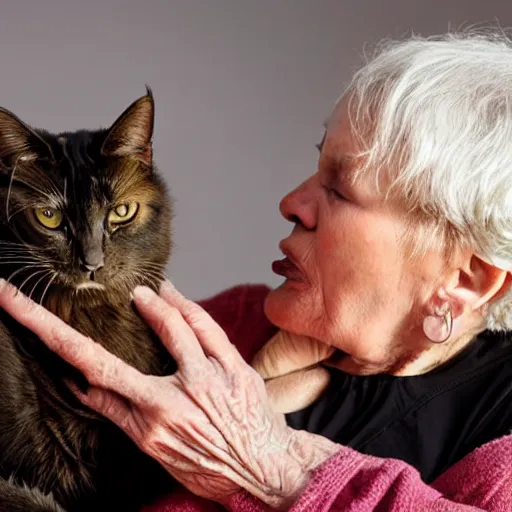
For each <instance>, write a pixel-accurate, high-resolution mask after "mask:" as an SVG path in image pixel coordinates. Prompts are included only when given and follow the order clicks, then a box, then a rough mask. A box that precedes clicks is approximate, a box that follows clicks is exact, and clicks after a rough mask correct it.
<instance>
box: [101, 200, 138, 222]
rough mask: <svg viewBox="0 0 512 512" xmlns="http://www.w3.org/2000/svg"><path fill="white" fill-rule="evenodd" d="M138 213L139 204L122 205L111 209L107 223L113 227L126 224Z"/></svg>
mask: <svg viewBox="0 0 512 512" xmlns="http://www.w3.org/2000/svg"><path fill="white" fill-rule="evenodd" d="M138 211H139V203H122V204H118V205H117V206H115V207H114V208H112V209H111V210H110V212H109V214H108V222H109V223H110V224H114V225H122V224H128V223H129V222H131V221H132V220H133V219H134V218H135V216H136V215H137V213H138Z"/></svg>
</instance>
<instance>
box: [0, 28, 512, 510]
mask: <svg viewBox="0 0 512 512" xmlns="http://www.w3.org/2000/svg"><path fill="white" fill-rule="evenodd" d="M511 141H512V43H511V42H510V41H509V40H508V39H506V38H505V36H503V35H490V36H485V35H478V34H460V35H453V34H452V35H446V36H443V37H438V38H432V39H421V38H414V39H410V40H407V41H404V42H398V43H393V44H389V45H387V46H386V47H385V48H383V50H382V51H381V52H380V53H379V54H378V55H377V56H376V57H375V58H374V59H373V60H371V61H370V62H369V63H368V64H366V65H365V66H364V67H363V68H362V69H361V70H360V71H359V72H358V73H356V75H355V76H354V78H353V80H352V82H351V83H350V85H349V87H348V88H347V90H346V91H345V93H344V94H343V95H342V97H341V99H340V100H339V101H338V103H337V104H336V106H335V108H334V111H333V113H332V115H331V116H330V118H329V120H328V122H327V123H326V132H325V137H324V139H323V141H322V143H321V145H320V158H319V162H318V169H317V171H316V172H315V173H314V174H313V175H312V176H311V177H310V178H309V179H308V180H307V181H306V182H305V183H303V184H302V185H300V186H299V187H298V188H297V189H295V190H294V191H292V192H291V193H290V194H288V195H287V196H286V197H285V198H284V199H283V200H282V203H281V213H282V215H283V216H284V217H285V218H286V219H287V220H289V221H290V222H291V223H292V224H293V230H292V232H291V234H290V235H289V236H288V237H287V238H286V239H285V240H284V241H283V242H282V243H281V245H280V248H281V250H282V252H283V253H284V255H285V258H284V259H283V260H281V261H277V262H275V263H274V264H273V269H274V271H275V272H276V273H278V274H280V275H282V276H284V277H285V281H284V282H283V284H282V285H281V286H279V287H278V288H277V289H275V290H272V291H270V292H268V291H267V290H266V289H265V288H264V287H255V286H248V287H239V288H235V289H233V290H230V291H227V292H225V293H224V294H221V295H220V296H219V297H216V298H214V299H211V300H209V301H205V302H204V303H203V306H204V309H203V308H201V307H200V306H198V305H197V304H194V303H192V302H190V301H188V300H186V299H185V298H183V297H182V296H181V295H180V294H179V293H178V292H177V291H176V290H174V289H173V288H172V287H171V286H170V285H169V284H168V283H165V284H164V285H163V286H162V289H161V293H160V296H158V295H157V294H155V293H154V292H151V291H150V290H149V289H146V288H137V289H135V291H134V301H135V303H136V305H137V307H138V309H139V311H140V313H141V314H142V315H143V316H144V318H145V319H146V320H147V321H148V323H149V324H150V325H151V326H152V327H153V328H154V329H155V331H156V332H157V334H158V335H159V336H160V338H161V340H162V342H163V343H164V344H165V345H166V347H167V348H168V350H169V351H170V353H171V354H172V355H173V357H174V358H175V359H176V361H177V363H178V367H179V369H178V371H177V373H176V374H175V375H173V376H171V377H166V378H157V377H152V376H145V375H142V374H140V373H139V372H137V371H136V370H134V369H133V368H131V367H129V366H127V365H125V364H124V363H122V362H121V361H119V360H117V359H116V358H115V357H114V356H112V355H110V354H109V353H107V352H106V351H105V350H104V349H102V348H101V346H100V345H97V344H96V343H94V342H92V341H91V340H88V339H86V338H84V337H82V336H81V335H80V334H78V333H77V332H76V331H74V330H73V329H72V328H70V327H68V326H67V325H65V324H63V323H62V322H61V321H60V320H58V319H57V318H56V317H54V316H53V315H51V314H50V313H49V312H47V311H46V310H44V309H43V308H41V307H40V306H37V305H35V304H33V303H32V302H30V301H29V300H28V299H26V298H25V297H23V296H22V295H21V294H15V293H13V290H12V288H11V287H10V286H8V285H6V284H4V285H3V287H2V289H1V292H0V306H1V307H2V308H4V309H5V310H6V311H8V312H9V313H10V314H11V315H12V316H14V317H15V318H16V319H17V320H18V321H20V322H21V323H23V324H24V325H26V326H27V327H28V328H30V329H32V330H33V331H34V332H35V333H37V334H38V335H39V336H40V337H41V339H42V340H43V341H45V342H46V343H47V344H48V346H49V347H50V348H51V349H52V350H54V351H56V352H57V353H59V354H60V355H61V356H62V357H63V358H64V359H66V360H67V361H69V362H70V363H72V364H73V365H75V366H76V367H77V368H78V369H80V370H81V371H82V372H83V373H84V375H85V376H86V378H87V379H88V381H89V383H90V384H91V387H90V388H89V391H88V393H87V394H83V393H81V392H79V391H78V390H75V392H76V393H77V394H78V396H79V397H80V398H81V400H82V401H83V402H84V403H85V404H86V405H88V406H90V407H91V408H93V409H95V410H97V411H98V412H100V413H102V414H104V415H105V416H106V417H107V418H109V419H110V420H112V421H113V422H114V423H116V424H117V425H118V426H119V427H120V428H122V429H123V430H124V431H125V432H126V433H127V434H128V435H129V436H130V437H131V438H132V439H133V440H134V441H135V442H136V443H137V444H138V445H139V446H140V448H141V449H142V450H144V451H146V452H147V453H149V454H150V455H151V456H153V457H154V458H155V459H156V460H158V461H159V462H160V463H161V464H162V465H163V466H164V467H165V468H166V469H167V470H168V471H169V472H170V473H171V474H172V475H173V476H174V477H175V478H176V479H177V480H179V481H180V482H181V483H182V484H183V485H184V486H185V487H186V488H187V489H188V490H189V491H191V492H192V493H193V494H195V495H199V496H203V497H204V498H207V499H208V500H212V501H216V502H217V503H220V504H222V505H225V506H227V507H229V508H231V509H232V510H235V511H238V510H240V511H242V510H244V511H246V510H264V509H265V507H266V506H270V507H274V508H279V509H292V510H305V511H306V510H307V511H312V510H318V511H320V510H383V511H384V510H450V511H457V510H461V511H462V510H475V508H473V507H470V506H469V505H473V506H474V507H481V508H482V509H485V510H511V509H512V469H511V468H512V436H509V435H508V434H509V433H510V432H511V430H512V342H510V337H509V336H508V335H507V334H506V333H507V330H508V329H509V328H510V327H511V325H512V294H511V288H510V284H511V274H510V271H511V270H512V230H511V226H512V192H511V190H512V142H511ZM205 309H206V310H207V311H209V312H210V315H209V314H208V312H207V311H205ZM263 311H264V315H263ZM235 312H236V313H235ZM265 316H266V318H265ZM269 339H270V341H269ZM230 340H231V342H233V343H234V344H235V345H236V347H237V348H238V350H237V348H235V346H233V345H232V344H231V343H230ZM267 342H268V343H267ZM262 345H264V346H263V348H262V349H261V350H260V351H259V352H258V354H257V355H256V356H255V357H254V355H255V353H256V352H257V351H258V350H259V349H260V348H261V346H262ZM244 358H245V359H246V360H248V361H251V360H252V361H253V366H254V368H256V369H257V370H258V371H259V374H258V373H256V371H254V369H253V368H251V366H249V365H248V364H247V363H246V362H245V361H244ZM261 377H264V379H265V380H263V379H262V378H261ZM264 382H265V383H266V386H265V385H264ZM284 413H286V415H285V414H284ZM165 506H168V507H169V508H168V509H166V510H197V511H199V510H211V509H213V508H215V506H216V505H214V504H213V503H211V502H210V503H209V504H208V502H206V501H201V500H200V499H199V498H197V499H196V498H193V497H192V495H188V496H187V494H186V493H185V492H183V493H181V494H177V495H174V496H171V497H169V498H168V500H164V502H163V503H160V504H157V505H155V507H154V509H153V510H158V509H159V507H162V508H161V510H164V508H165Z"/></svg>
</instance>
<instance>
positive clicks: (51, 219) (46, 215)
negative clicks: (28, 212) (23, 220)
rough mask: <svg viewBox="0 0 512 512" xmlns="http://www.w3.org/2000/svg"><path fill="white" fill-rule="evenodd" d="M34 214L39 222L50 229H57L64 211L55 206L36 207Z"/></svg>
mask: <svg viewBox="0 0 512 512" xmlns="http://www.w3.org/2000/svg"><path fill="white" fill-rule="evenodd" d="M34 215H35V216H36V219H37V220H38V221H39V223H40V224H42V225H43V226H44V227H45V228H48V229H57V228H58V227H59V226H60V225H61V224H62V220H63V217H62V213H61V212H60V211H59V210H55V209H53V208H35V209H34Z"/></svg>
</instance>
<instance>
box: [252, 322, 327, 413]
mask: <svg viewBox="0 0 512 512" xmlns="http://www.w3.org/2000/svg"><path fill="white" fill-rule="evenodd" d="M333 353H334V348H332V347H330V346H329V345H326V344H325V343H320V342H319V341H317V340H314V339H313V338H309V337H307V336H298V335H296V334H291V333H289V332H287V331H282V330H280V331H278V332H277V333H276V334H275V335H274V336H273V337H272V338H271V339H270V340H269V341H268V342H267V343H266V344H265V345H264V346H263V347H262V348H261V349H260V351H259V352H258V353H257V354H256V355H255V356H254V359H253V360H252V362H251V366H252V367H253V368H254V369H255V370H256V371H257V372H258V373H259V375H260V376H261V377H262V378H263V379H264V380H265V387H266V389H267V393H268V396H269V399H270V402H271V404H272V408H273V409H274V410H275V411H278V412H282V413H283V414H287V413H289V412H293V411H297V410H300V409H303V408H305V407H307V406H308V405H310V404H312V403H313V402H314V401H315V400H317V399H318V398H319V397H320V396H321V395H322V393H323V392H324V391H325V389H326V388H327V386H328V385H329V381H330V379H331V376H330V373H329V371H328V370H327V368H325V367H323V366H321V365H320V363H322V362H323V361H325V360H326V359H328V358H329V357H331V356H332V355H333Z"/></svg>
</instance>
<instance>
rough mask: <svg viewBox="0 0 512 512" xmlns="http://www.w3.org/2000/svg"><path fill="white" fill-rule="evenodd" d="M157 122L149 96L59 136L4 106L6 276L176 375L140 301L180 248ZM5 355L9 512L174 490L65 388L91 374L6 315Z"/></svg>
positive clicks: (0, 220) (3, 454)
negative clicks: (111, 119) (97, 123)
mask: <svg viewBox="0 0 512 512" xmlns="http://www.w3.org/2000/svg"><path fill="white" fill-rule="evenodd" d="M153 119H154V103H153V97H152V94H151V91H150V90H149V89H148V92H147V94H146V95H145V96H143V97H142V98H140V99H139V100H137V101H135V102H134V103H133V104H132V105H131V106H130V107H128V108H127V109H126V110H125V112H124V113H123V114H122V115H121V116H120V117H119V118H118V119H117V121H116V122H115V123H114V124H113V125H112V127H111V128H109V129H105V130H103V129H102V130H97V131H85V130H84V131H76V132H70V133H61V134H58V135H52V134H50V133H48V132H46V131H42V130H35V129H33V128H31V127H29V126H27V125H26V124H24V123H23V122H22V121H20V120H19V119H18V118H17V117H16V116H14V115H13V114H12V113H10V112H8V111H7V110H3V109H0V179H1V183H0V276H1V277H3V278H6V279H9V280H10V281H11V282H12V283H13V284H15V285H17V286H18V287H19V288H21V289H22V291H23V292H25V293H26V294H28V295H30V296H31V297H32V298H33V299H35V300H36V301H38V302H42V303H43V304H44V305H45V306H46V307H47V308H49V309H50V310H51V311H53V312H54V313H56V314H58V315H59V316H60V317H61V318H62V319H64V320H65V321H66V322H68V323H69V324H71V325H72V326H73V327H75V328H76V329H78V330H79V331H81V332H82V333H84V334H86V335H88V336H90V337H91V338H93V339H95V340H97V341H98V342H100V343H102V344H103V345H104V346H105V347H106V348H107V349H108V350H109V351H111V352H113V353H114V354H116V355H117V356H119V357H121V358H122V359H124V360H125V361H127V362H129V363H130V364H132V365H133V366H135V367H136V368H138V369H139V370H140V371H142V372H144V373H151V374H156V375H160V374H163V373H172V371H173V370H174V364H173V362H172V360H170V358H169V356H168V354H167V353H166V352H165V350H163V349H162V347H161V345H160V343H159V341H158V340H157V339H156V338H155V337H154V335H153V334H152V333H151V331H150V329H149V328H148V327H147V326H146V325H145V324H144V322H142V320H141V319H140V317H139V316H138V315H137V313H136V312H135V310H134V309H133V307H132V305H131V304H130V291H131V290H132V289H133V287H134V286H135V285H137V284H146V285H150V286H152V287H153V288H156V287H157V286H158V283H159V282H160V281H161V279H162V278H163V276H164V267H165V265H166V263H167V260H168V257H169V253H170V245H171V243H170V223H171V203H170V200H169V198H168V196H167V192H166V189H165V186H164V184H163V182H162V180H161V179H160V177H159V176H158V174H157V172H156V170H155V168H154V166H153V162H152V145H151V139H152V132H153ZM0 350H1V356H2V360H1V364H0V511H2V512H3V511H6V512H14V511H16V512H17V511H39V512H42V511H57V510H59V511H60V510H67V511H69V512H71V511H73V512H75V511H77V512H78V511H86V510H87V511H97V510H110V511H113V510H122V511H124V512H125V511H131V510H133V511H135V510H138V509H139V508H140V505H141V503H143V502H144V501H145V500H146V499H149V498H150V497H151V496H152V495H153V496H154V494H155V493H156V492H157V489H159V486H160V485H162V486H165V485H167V486H169V484H170V478H169V477H168V476H167V475H166V474H165V473H164V472H163V470H160V468H159V467H158V466H157V464H156V463H154V462H153V461H151V460H149V458H148V457H146V456H145V455H143V454H141V453H140V452H139V451H138V450H137V448H136V447H135V445H134V444H133V443H132V442H131V441H130V440H129V439H128V438H127V437H126V436H125V435H124V434H123V433H121V431H119V430H118V429H117V428H116V427H114V426H113V425H111V424H110V423H109V422H107V421H105V420H103V419H101V418H99V417H98V416H97V415H96V414H94V413H92V412H91V411H88V410H87V409H85V408H84V407H83V406H82V405H81V404H80V403H79V402H78V400H77V399H76V398H75V397H74V396H73V395H72V394H71V393H70V391H69V390H68V388H67V387H66V386H65V384H64V383H63V379H64V378H68V379H74V380H75V381H77V382H78V383H79V384H83V383H80V379H81V376H80V375H78V374H77V373H76V372H75V370H73V369H72V368H70V367H69V366H68V365H67V364H65V363H64V362H63V361H62V360H60V359H59V358H58V357H57V356H55V355H54V354H52V353H51V352H49V351H48V350H47V349H46V348H45V347H44V346H43V344H42V343H41V342H40V341H39V340H38V339H37V338H36V337H35V336H34V335H33V334H32V333H30V332H28V331H26V330H25V329H23V328H21V326H20V325H19V324H17V323H15V322H14V321H13V320H12V319H11V318H10V317H8V316H7V315H6V314H4V313H1V314H0ZM48 493H52V495H53V497H51V496H45V495H46V494H48ZM61 507H62V508H61Z"/></svg>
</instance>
